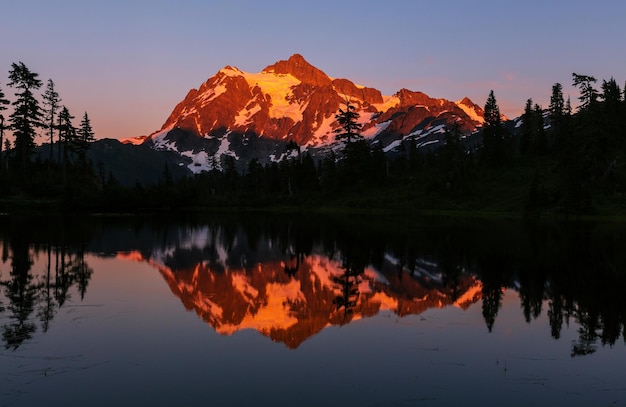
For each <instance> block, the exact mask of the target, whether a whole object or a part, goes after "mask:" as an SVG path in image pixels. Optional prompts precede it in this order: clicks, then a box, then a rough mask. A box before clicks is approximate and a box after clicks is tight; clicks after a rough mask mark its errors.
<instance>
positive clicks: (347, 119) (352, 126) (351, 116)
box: [335, 99, 363, 144]
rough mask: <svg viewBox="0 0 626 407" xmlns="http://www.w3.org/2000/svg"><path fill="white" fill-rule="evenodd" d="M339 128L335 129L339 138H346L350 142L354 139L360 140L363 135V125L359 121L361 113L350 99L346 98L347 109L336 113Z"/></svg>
mask: <svg viewBox="0 0 626 407" xmlns="http://www.w3.org/2000/svg"><path fill="white" fill-rule="evenodd" d="M335 119H336V120H337V123H339V126H340V127H339V128H338V129H336V130H335V133H337V136H336V139H337V140H346V143H347V144H350V142H351V141H352V140H360V139H362V138H363V136H362V135H361V134H360V133H359V131H360V130H361V127H362V125H361V124H360V123H359V122H358V120H359V114H358V113H357V112H356V108H355V107H354V106H352V104H350V99H346V110H343V109H341V108H340V109H339V113H337V114H336V115H335Z"/></svg>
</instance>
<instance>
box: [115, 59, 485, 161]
mask: <svg viewBox="0 0 626 407" xmlns="http://www.w3.org/2000/svg"><path fill="white" fill-rule="evenodd" d="M346 100H349V101H350V102H351V103H352V104H353V105H354V106H355V107H356V109H357V112H358V113H359V114H360V119H359V120H360V122H361V124H362V125H363V132H362V134H363V136H364V137H365V138H366V139H367V140H369V141H370V142H372V143H381V146H382V147H383V149H384V150H385V151H390V150H392V149H393V148H395V147H397V146H398V145H400V143H401V141H402V140H403V139H405V138H407V137H410V138H414V139H416V141H418V142H422V143H432V142H434V141H437V140H440V139H441V136H442V134H443V133H444V132H445V129H446V128H449V127H451V126H452V125H455V124H456V125H458V126H459V127H460V129H461V131H462V132H464V133H470V132H473V131H474V130H476V128H477V127H478V126H480V125H481V124H482V123H483V121H484V120H483V111H482V109H481V108H480V107H479V106H477V105H476V104H474V103H473V102H472V101H471V100H469V99H468V98H465V99H463V100H461V101H458V102H452V101H449V100H446V99H434V98H431V97H429V96H428V95H426V94H424V93H422V92H413V91H410V90H408V89H402V90H400V91H398V92H397V93H396V94H394V95H392V96H383V95H382V94H381V92H380V91H379V90H377V89H374V88H368V87H365V86H360V85H357V84H355V83H353V82H352V81H350V80H348V79H333V78H331V77H329V76H328V75H326V74H325V73H324V72H323V71H321V70H320V69H318V68H316V67H315V66H313V65H311V64H310V63H309V62H307V61H306V60H305V59H304V57H302V56H301V55H299V54H294V55H292V56H291V57H290V58H289V59H287V60H286V61H278V62H276V63H274V64H272V65H269V66H267V67H266V68H265V69H263V70H262V71H261V72H259V73H247V72H243V71H241V70H239V69H237V68H235V67H231V66H226V67H224V68H222V69H220V70H219V71H218V72H217V73H216V74H215V75H213V76H212V77H211V78H209V79H208V80H207V81H206V82H205V83H203V84H202V85H201V86H200V87H199V88H198V89H192V90H190V91H189V93H188V94H187V96H186V97H185V99H184V100H183V101H181V102H180V103H179V104H178V105H177V106H176V107H175V108H174V110H173V111H172V113H171V114H170V116H169V117H168V118H167V120H166V121H165V123H164V124H163V126H162V128H161V129H160V130H159V131H157V132H155V133H153V134H152V135H150V136H149V137H147V138H146V139H145V140H143V141H141V142H142V143H143V144H144V145H146V144H147V145H148V146H151V147H152V148H155V149H159V150H171V151H175V152H178V153H179V154H180V155H181V156H182V157H187V158H186V160H187V161H186V162H185V165H188V167H189V169H190V170H191V171H192V172H196V173H197V172H201V171H203V170H209V169H212V168H221V167H222V161H223V158H224V157H225V156H231V157H233V158H234V159H235V161H236V162H237V163H238V164H239V166H241V167H244V166H245V165H246V164H247V162H249V161H250V160H251V159H257V160H259V161H260V162H261V163H267V162H270V161H276V160H280V159H281V158H282V157H284V154H285V146H286V145H287V143H289V142H295V143H296V144H298V146H300V148H301V149H305V150H308V151H309V152H310V153H311V154H321V153H323V152H324V151H328V150H329V149H330V148H333V147H334V146H336V145H338V143H337V142H336V140H335V133H334V130H335V129H336V128H337V127H338V124H337V122H336V120H335V114H336V113H337V111H338V110H339V108H340V107H342V105H344V104H345V103H346ZM126 142H133V143H138V142H139V141H138V140H133V139H128V140H126ZM189 160H191V162H189Z"/></svg>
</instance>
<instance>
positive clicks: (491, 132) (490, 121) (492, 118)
mask: <svg viewBox="0 0 626 407" xmlns="http://www.w3.org/2000/svg"><path fill="white" fill-rule="evenodd" d="M484 111H485V116H484V117H485V124H484V127H483V159H484V162H485V164H487V165H496V166H497V165H500V164H502V163H503V162H504V161H505V160H506V143H505V130H504V127H503V126H502V119H501V116H500V108H499V107H498V103H497V101H496V97H495V96H494V94H493V90H492V91H491V92H489V97H488V98H487V102H486V103H485V109H484Z"/></svg>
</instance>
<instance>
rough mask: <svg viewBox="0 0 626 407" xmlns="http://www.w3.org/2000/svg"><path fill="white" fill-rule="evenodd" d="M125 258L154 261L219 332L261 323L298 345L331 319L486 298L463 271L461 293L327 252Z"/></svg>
mask: <svg viewBox="0 0 626 407" xmlns="http://www.w3.org/2000/svg"><path fill="white" fill-rule="evenodd" d="M118 258H120V259H125V260H133V261H147V262H149V263H151V264H152V265H153V266H154V267H155V268H157V269H158V270H159V271H160V272H161V274H162V276H163V278H164V279H165V280H166V282H167V284H168V285H169V287H170V289H171V291H172V293H173V294H174V295H176V296H177V297H179V298H180V300H181V301H182V303H183V305H184V306H185V308H186V309H188V310H193V311H195V312H196V313H197V314H198V316H200V317H201V318H202V319H203V320H204V321H206V322H207V323H208V324H209V325H211V326H212V327H213V328H214V329H215V330H216V331H217V332H219V333H221V334H224V335H231V334H233V333H234V332H236V331H239V330H242V329H254V330H257V331H258V332H260V333H261V334H263V335H265V336H268V337H270V338H271V339H272V340H274V341H278V342H282V343H284V344H285V345H286V346H287V347H289V348H292V349H293V348H297V347H298V346H299V345H300V344H301V343H302V342H303V341H305V340H306V339H308V338H309V337H311V336H313V335H315V334H316V333H318V332H320V331H321V330H323V329H324V328H325V327H327V326H330V325H342V324H346V323H349V322H350V321H352V320H358V319H361V318H364V317H368V316H373V315H376V314H377V313H378V312H380V311H383V310H388V311H392V312H394V313H396V314H397V315H399V316H404V315H411V314H420V313H422V312H424V311H426V310H427V309H430V308H442V307H445V306H450V305H454V306H459V307H462V308H466V307H467V306H469V305H470V304H472V303H474V302H475V301H478V300H479V299H480V295H481V287H482V285H481V283H480V282H479V281H477V280H476V279H475V278H474V277H472V276H469V275H468V276H464V277H463V278H462V279H461V283H460V285H459V286H458V287H457V295H456V298H455V297H454V296H453V295H452V293H453V292H452V289H451V288H445V287H440V286H438V287H437V288H427V287H426V286H425V285H424V284H425V283H424V281H421V282H420V281H419V280H417V279H414V278H412V277H411V276H410V275H409V274H408V273H391V274H388V275H383V274H381V273H379V272H377V271H376V270H374V269H372V268H369V267H368V268H366V269H365V270H364V271H363V272H362V273H361V274H360V275H358V276H356V277H347V278H346V277H345V274H346V273H345V270H344V269H343V268H342V267H341V265H340V263H339V262H338V261H336V260H332V259H329V258H327V257H325V256H320V255H310V256H306V257H304V258H303V259H302V260H301V261H298V262H295V261H292V260H289V261H286V262H285V261H279V260H274V261H266V262H263V263H259V264H255V265H252V266H249V267H245V268H227V269H225V270H221V271H216V270H212V269H211V268H210V267H208V266H206V265H205V264H204V263H200V264H197V265H195V266H194V267H187V268H184V269H176V270H172V269H171V268H169V267H166V266H164V265H162V264H159V263H158V262H155V261H153V260H151V259H143V258H142V256H141V254H139V253H135V252H133V253H130V254H123V255H122V254H121V255H119V256H118ZM346 281H348V285H350V287H351V288H352V289H354V290H356V294H353V295H352V296H350V297H351V298H350V299H351V300H352V301H353V302H354V303H353V305H351V306H343V307H342V306H338V304H339V302H340V301H339V300H338V298H343V297H344V291H343V290H342V288H343V287H345V285H342V283H345V282H346ZM426 283H428V282H426ZM433 286H437V284H433Z"/></svg>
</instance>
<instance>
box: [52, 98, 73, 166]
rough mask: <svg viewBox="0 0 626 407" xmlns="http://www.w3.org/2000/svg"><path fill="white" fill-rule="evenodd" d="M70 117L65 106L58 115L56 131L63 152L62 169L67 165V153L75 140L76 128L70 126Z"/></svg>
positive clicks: (71, 117)
mask: <svg viewBox="0 0 626 407" xmlns="http://www.w3.org/2000/svg"><path fill="white" fill-rule="evenodd" d="M72 119H74V116H72V115H71V114H70V112H69V110H68V109H67V107H66V106H63V107H62V108H61V112H60V113H59V118H58V124H57V129H58V130H59V138H60V139H61V147H62V150H63V167H65V166H66V165H67V161H68V152H69V150H72V148H73V145H74V143H75V139H76V128H75V127H74V125H73V124H72Z"/></svg>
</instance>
